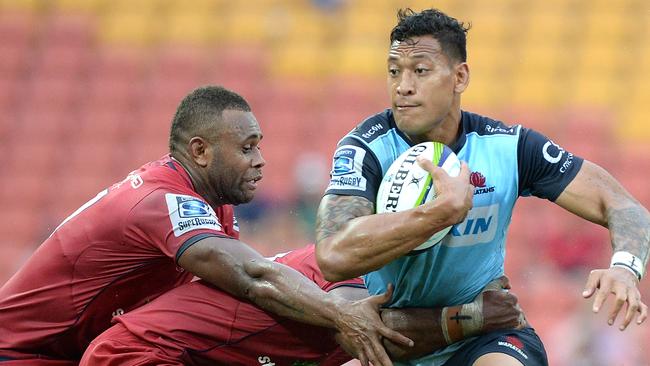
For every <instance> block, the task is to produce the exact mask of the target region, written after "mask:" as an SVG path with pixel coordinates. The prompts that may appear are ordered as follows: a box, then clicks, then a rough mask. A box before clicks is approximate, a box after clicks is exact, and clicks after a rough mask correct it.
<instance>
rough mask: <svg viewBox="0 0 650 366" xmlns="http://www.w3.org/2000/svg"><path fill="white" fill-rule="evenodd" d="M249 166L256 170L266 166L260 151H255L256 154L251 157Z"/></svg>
mask: <svg viewBox="0 0 650 366" xmlns="http://www.w3.org/2000/svg"><path fill="white" fill-rule="evenodd" d="M251 164H252V165H253V168H258V169H259V168H261V167H263V166H264V165H266V160H264V157H263V156H262V152H261V151H260V149H257V154H255V156H254V157H253V160H252V161H251Z"/></svg>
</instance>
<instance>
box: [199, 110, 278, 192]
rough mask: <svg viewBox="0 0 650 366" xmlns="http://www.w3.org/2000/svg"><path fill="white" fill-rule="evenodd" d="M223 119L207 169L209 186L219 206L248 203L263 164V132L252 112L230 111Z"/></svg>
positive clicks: (227, 111)
mask: <svg viewBox="0 0 650 366" xmlns="http://www.w3.org/2000/svg"><path fill="white" fill-rule="evenodd" d="M222 119H223V121H222V122H221V126H222V127H221V129H220V132H219V134H218V138H217V142H216V143H214V144H213V156H212V161H211V164H210V166H209V168H208V169H209V172H208V174H209V180H210V185H211V186H212V188H213V190H215V194H216V195H217V200H218V202H223V203H230V204H235V205H236V204H240V203H246V202H250V201H251V200H252V199H253V197H254V195H255V190H256V189H257V182H258V181H259V180H260V179H262V167H263V166H264V165H265V164H266V161H265V160H264V158H263V157H262V153H261V152H260V147H259V143H260V140H261V139H262V131H261V129H260V126H259V124H258V123H257V120H256V119H255V116H253V113H251V112H244V111H238V110H230V109H229V110H225V111H224V112H223V114H222Z"/></svg>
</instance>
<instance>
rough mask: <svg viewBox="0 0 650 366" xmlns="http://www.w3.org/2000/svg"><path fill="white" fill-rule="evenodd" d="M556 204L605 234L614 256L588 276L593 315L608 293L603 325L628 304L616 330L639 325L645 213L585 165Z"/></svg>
mask: <svg viewBox="0 0 650 366" xmlns="http://www.w3.org/2000/svg"><path fill="white" fill-rule="evenodd" d="M555 203H557V204H558V205H560V206H561V207H563V208H565V209H566V210H568V211H570V212H572V213H574V214H576V215H578V216H580V217H583V218H585V219H587V220H589V221H591V222H594V223H596V224H599V225H602V226H604V227H606V228H608V229H609V232H610V238H611V241H612V248H613V251H614V253H615V254H614V257H613V261H612V266H611V267H610V268H607V269H597V270H593V271H591V273H590V275H589V279H588V280H587V284H586V287H585V289H584V292H583V296H584V297H585V298H589V297H591V296H592V295H594V294H595V297H594V303H593V311H594V312H598V311H599V310H600V308H601V307H602V305H603V303H604V302H605V300H606V299H607V297H608V296H609V295H610V294H612V295H614V298H615V304H614V305H613V307H612V310H611V312H610V314H609V320H608V323H609V324H610V325H612V324H613V323H614V321H615V320H616V317H617V315H618V313H619V312H620V310H621V309H622V308H623V305H624V304H625V303H627V311H626V313H625V318H624V320H623V323H622V324H621V325H620V329H621V330H624V329H625V328H626V327H627V326H628V325H629V324H630V322H631V321H632V320H633V318H634V317H635V315H637V314H638V316H637V317H636V321H637V324H641V323H642V322H643V321H645V319H646V317H647V314H648V307H647V306H646V304H644V303H643V302H642V301H641V294H640V292H639V289H638V284H639V280H640V279H641V277H642V276H643V274H644V272H645V268H646V265H647V262H648V254H649V249H650V213H648V210H647V209H646V208H644V207H643V206H642V205H641V204H640V203H639V202H638V201H637V200H636V199H634V198H633V197H632V196H631V195H630V193H628V192H627V191H626V190H625V189H624V188H623V187H622V186H621V184H620V183H619V182H618V181H617V180H616V179H614V177H612V176H611V175H610V174H609V173H608V172H607V171H605V169H603V168H601V167H600V166H598V165H596V164H594V163H592V162H589V161H587V160H585V161H584V162H583V164H582V167H581V168H580V170H579V171H578V173H577V174H576V176H575V178H574V179H573V180H572V181H571V183H569V184H568V185H567V187H566V188H565V189H564V191H563V192H562V193H561V194H560V196H559V197H558V198H557V200H556V201H555ZM615 263H618V264H615Z"/></svg>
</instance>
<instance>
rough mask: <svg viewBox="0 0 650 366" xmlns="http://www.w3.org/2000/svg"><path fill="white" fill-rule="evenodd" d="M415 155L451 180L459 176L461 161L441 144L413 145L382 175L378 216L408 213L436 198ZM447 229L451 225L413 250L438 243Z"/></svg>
mask: <svg viewBox="0 0 650 366" xmlns="http://www.w3.org/2000/svg"><path fill="white" fill-rule="evenodd" d="M418 156H423V157H425V158H426V159H429V160H431V161H432V162H433V164H435V165H437V166H439V167H441V168H442V169H444V170H445V171H446V172H447V174H449V175H450V176H452V177H457V176H458V174H460V160H458V157H457V156H456V154H454V152H453V151H451V149H450V148H449V147H447V146H445V145H444V144H442V143H440V142H423V143H421V144H417V145H415V146H412V147H411V148H409V149H408V150H406V151H405V152H404V153H402V155H400V156H399V157H398V158H397V159H395V161H394V162H393V163H392V164H391V166H390V167H389V168H388V170H387V171H386V174H384V178H383V179H382V181H381V184H380V185H379V191H378V192H377V205H376V207H377V213H383V212H399V211H404V210H408V209H411V208H414V207H417V206H419V205H421V204H423V203H426V202H429V201H431V200H433V199H434V198H436V191H435V186H434V185H433V180H432V179H431V174H429V172H427V171H426V170H424V169H422V168H421V167H420V165H419V164H418V163H417V160H416V158H417V157H418ZM449 230H451V226H449V227H447V228H444V229H442V230H440V231H439V232H437V233H435V234H434V235H433V236H431V238H430V239H429V240H427V241H426V242H424V243H422V244H421V245H419V246H418V247H416V248H414V249H413V250H423V249H427V248H430V247H431V246H433V245H435V244H438V243H439V242H440V241H441V240H442V238H443V237H444V236H445V235H447V233H448V232H449Z"/></svg>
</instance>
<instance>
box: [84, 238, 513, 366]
mask: <svg viewBox="0 0 650 366" xmlns="http://www.w3.org/2000/svg"><path fill="white" fill-rule="evenodd" d="M275 260H276V261H278V262H280V263H283V264H286V265H288V266H290V267H292V268H295V269H296V270H298V271H299V272H301V273H302V274H303V275H304V276H305V277H306V278H308V279H309V280H311V281H313V282H314V283H316V284H317V285H318V286H319V287H320V288H321V289H323V290H324V291H327V292H331V293H332V294H334V293H336V294H337V295H340V296H343V297H345V298H348V299H351V300H357V299H361V298H364V297H367V296H368V292H367V291H366V289H365V286H364V285H363V281H362V280H361V279H360V278H354V279H350V280H347V281H342V282H337V283H332V282H328V281H326V280H325V279H324V278H323V275H322V274H321V272H320V270H319V269H318V266H317V264H316V259H315V255H314V246H313V245H309V246H307V247H304V248H301V249H297V250H294V251H292V252H289V253H287V254H284V255H279V256H277V257H276V258H275ZM508 287H509V286H508V283H507V279H506V278H505V277H504V278H502V279H500V281H495V282H494V283H492V284H491V286H490V287H489V288H487V289H486V290H485V291H484V292H482V293H481V295H480V296H479V299H477V300H476V301H475V303H474V304H472V306H474V307H472V306H470V305H466V306H465V308H464V309H463V307H462V306H460V307H456V308H452V307H450V308H446V309H437V310H436V309H385V310H384V312H385V313H384V314H383V316H384V318H385V319H387V323H388V324H391V325H393V326H395V327H396V328H400V329H402V330H403V331H410V332H411V333H413V335H414V336H415V337H414V338H413V339H414V341H415V343H416V345H417V346H416V347H408V348H402V349H400V348H399V347H397V348H395V347H392V346H389V349H391V350H393V352H394V354H393V355H392V356H396V357H398V358H412V357H416V356H418V355H422V354H425V353H428V352H431V351H432V350H433V349H436V348H440V347H443V346H445V345H447V340H446V339H445V337H447V338H450V339H449V341H451V342H453V341H457V340H458V339H459V338H464V337H468V336H471V335H476V334H478V333H482V332H486V331H490V330H494V329H497V328H514V327H518V326H519V327H521V326H523V325H524V323H523V322H524V320H523V317H522V313H521V311H520V309H519V307H518V306H517V299H516V297H514V295H512V294H509V293H508V292H505V291H501V290H502V289H503V288H508ZM479 307H480V308H481V310H480V311H478V310H477V309H478V308H479ZM470 308H472V309H474V310H470ZM472 311H473V314H470V313H471V312H472ZM443 312H444V313H447V314H449V315H448V317H449V318H450V319H449V322H448V324H446V325H445V326H444V327H443V326H441V324H442V322H441V321H440V320H441V314H442V313H443ZM477 312H480V314H479V313H477ZM472 317H473V319H472V320H471V321H470V320H469V319H468V318H472ZM477 317H480V318H481V320H480V321H477ZM453 318H456V319H457V320H454V319H453ZM115 321H116V322H117V324H116V325H115V326H113V327H111V328H110V329H108V330H107V331H105V332H104V333H102V334H101V335H100V336H99V337H97V338H96V339H95V340H94V341H92V342H91V344H90V346H89V347H88V349H87V350H86V353H85V354H84V356H83V358H82V360H81V364H80V365H81V366H135V365H138V366H145V365H275V366H281V365H298V364H299V365H305V364H316V363H318V364H319V365H321V366H322V365H341V364H343V363H345V362H347V361H349V360H350V359H352V357H351V356H350V355H349V354H347V353H346V352H344V351H343V350H342V349H341V348H340V347H338V345H337V343H336V341H335V337H334V333H335V331H334V330H332V329H327V328H321V327H315V326H311V325H307V324H303V323H298V322H295V321H292V320H288V319H286V318H282V317H279V316H276V315H273V314H269V313H268V312H265V311H264V310H262V309H260V308H259V307H257V306H255V305H253V304H251V303H249V302H246V301H243V300H242V299H238V298H236V297H234V296H231V295H229V294H227V293H225V292H223V291H222V290H219V289H217V288H215V287H213V286H211V285H209V284H208V283H206V282H205V281H196V282H192V283H189V284H186V285H183V286H180V287H177V288H175V289H173V290H171V291H169V292H167V293H166V294H164V295H162V296H160V297H159V298H157V299H155V300H154V301H152V302H151V303H149V304H147V305H144V306H143V307H141V308H138V309H136V310H134V311H132V312H129V313H126V314H124V315H121V316H118V317H116V318H115ZM479 323H480V326H478V324H479ZM472 326H474V329H472V328H471V327H472ZM422 329H426V330H427V331H426V332H422V331H421V330H422ZM445 333H446V335H445Z"/></svg>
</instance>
